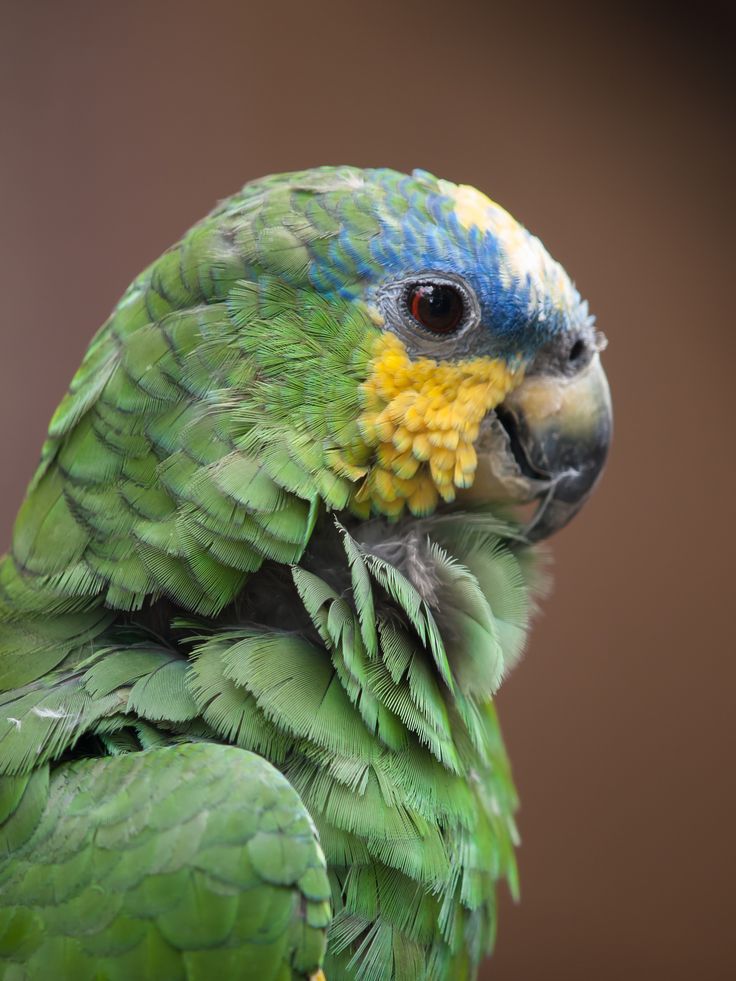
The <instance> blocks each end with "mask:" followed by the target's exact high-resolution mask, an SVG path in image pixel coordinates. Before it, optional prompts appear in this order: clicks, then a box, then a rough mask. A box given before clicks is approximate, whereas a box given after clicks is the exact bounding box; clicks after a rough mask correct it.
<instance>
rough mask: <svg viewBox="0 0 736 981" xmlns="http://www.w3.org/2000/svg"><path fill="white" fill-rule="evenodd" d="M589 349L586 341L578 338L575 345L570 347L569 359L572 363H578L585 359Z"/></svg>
mask: <svg viewBox="0 0 736 981" xmlns="http://www.w3.org/2000/svg"><path fill="white" fill-rule="evenodd" d="M586 351H587V347H586V344H585V341H584V340H582V339H581V338H578V339H577V340H576V341H575V343H574V344H573V346H572V347H571V348H570V353H569V354H568V356H567V357H568V361H569V362H570V364H573V365H574V364H578V363H579V362H580V361H582V360H583V358H584V357H585V354H586Z"/></svg>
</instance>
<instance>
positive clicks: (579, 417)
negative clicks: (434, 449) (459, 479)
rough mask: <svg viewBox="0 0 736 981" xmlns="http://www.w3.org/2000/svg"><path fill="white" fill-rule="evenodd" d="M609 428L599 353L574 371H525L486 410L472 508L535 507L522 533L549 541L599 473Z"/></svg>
mask: <svg viewBox="0 0 736 981" xmlns="http://www.w3.org/2000/svg"><path fill="white" fill-rule="evenodd" d="M612 431H613V415H612V411H611V396H610V392H609V389H608V382H607V380H606V375H605V372H604V371H603V368H602V366H601V362H600V357H599V355H598V352H597V351H595V352H594V353H593V356H592V357H591V359H590V361H589V362H588V364H586V365H585V366H584V367H583V368H582V369H581V370H580V371H578V372H575V373H574V374H568V373H565V371H563V370H554V369H552V370H547V371H545V370H544V369H542V370H540V371H538V372H533V373H530V374H529V375H528V376H527V377H526V378H525V379H524V381H523V382H522V384H521V385H520V386H519V387H518V388H517V389H516V390H515V391H514V392H512V393H511V395H509V396H508V398H507V399H506V400H505V401H504V402H503V404H502V405H500V406H498V408H497V409H496V410H495V412H493V413H489V415H488V417H487V421H486V423H484V426H483V428H482V430H481V436H480V440H479V443H478V457H479V459H478V463H479V466H478V473H477V475H476V480H475V483H474V486H473V488H472V489H470V490H469V491H468V492H465V493H466V495H467V499H468V501H469V502H470V503H479V502H481V501H488V500H503V501H507V502H511V503H518V504H527V503H529V502H532V501H538V502H539V506H538V507H537V510H536V512H535V514H534V516H533V517H532V519H531V521H530V522H529V524H528V525H527V527H526V529H525V537H526V538H527V539H528V540H529V541H539V540H540V539H542V538H547V537H548V536H549V535H551V534H552V533H553V532H555V531H557V530H558V529H560V528H562V527H563V525H566V524H567V523H568V521H570V519H571V518H572V517H573V516H574V515H575V514H576V513H577V512H578V511H579V510H580V508H581V507H582V506H583V504H584V503H585V502H586V500H587V499H588V497H589V496H590V494H591V491H592V490H593V488H594V487H595V485H596V482H597V481H598V478H599V477H600V475H601V471H602V470H603V465H604V463H605V461H606V457H607V455H608V448H609V445H610V442H611V435H612Z"/></svg>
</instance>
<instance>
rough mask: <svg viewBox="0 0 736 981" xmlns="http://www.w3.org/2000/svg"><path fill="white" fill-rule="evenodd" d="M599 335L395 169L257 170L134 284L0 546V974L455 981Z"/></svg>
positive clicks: (499, 851) (464, 962) (598, 390)
mask: <svg viewBox="0 0 736 981" xmlns="http://www.w3.org/2000/svg"><path fill="white" fill-rule="evenodd" d="M603 340H604V339H603V336H602V335H601V334H600V333H599V332H597V331H596V330H595V328H594V324H593V318H592V317H591V316H590V315H589V313H588V308H587V305H586V304H585V303H584V302H583V301H582V300H581V298H580V296H579V294H578V293H577V291H576V290H575V288H574V286H573V285H572V283H571V281H570V280H569V279H568V277H567V275H566V273H565V272H564V271H563V269H562V268H561V266H560V265H559V264H558V263H556V262H555V261H554V260H553V259H552V258H550V256H549V255H548V253H547V252H546V251H545V249H544V247H543V246H542V244H541V243H540V242H539V240H538V239H536V238H534V237H533V236H531V235H530V234H529V233H528V232H527V231H526V230H525V229H524V228H522V227H521V226H520V225H519V224H518V223H517V222H516V221H515V220H514V219H513V218H512V217H511V216H510V215H509V214H508V213H507V212H505V211H504V210H503V209H502V208H500V207H499V206H498V205H496V204H494V203H493V202H492V201H490V200H489V199H488V198H487V197H485V196H484V195H483V194H481V193H480V192H479V191H476V190H475V189H473V188H471V187H468V186H462V185H461V186H458V185H455V184H452V183H450V182H448V181H444V180H439V179H437V178H435V177H432V176H431V175H430V174H427V173H425V172H423V171H415V172H414V173H413V175H412V176H405V175H403V174H399V173H396V172H394V171H391V170H386V169H375V170H361V169H357V168H352V167H323V168H317V169H313V170H307V171H303V172H300V173H291V174H284V175H278V176H272V177H267V178H265V179H263V180H258V181H254V182H252V183H249V184H247V185H246V186H245V187H244V188H243V190H242V191H240V192H239V193H238V194H235V195H234V196H233V197H231V198H229V199H227V200H225V201H224V202H222V203H221V204H220V205H219V206H218V207H217V208H216V209H215V210H214V211H213V212H212V213H211V214H210V215H209V216H208V217H206V218H205V219H204V220H203V221H201V222H199V223H198V224H197V225H195V226H194V228H193V229H192V230H191V231H189V232H188V233H187V234H186V235H185V236H184V237H183V239H182V240H181V241H180V242H179V243H178V244H176V245H175V246H173V247H172V248H171V249H169V250H168V251H167V252H165V253H164V254H163V256H161V258H159V259H158V260H157V261H156V262H154V263H153V264H152V265H151V266H149V267H148V269H146V271H145V272H143V273H142V274H141V275H140V276H139V277H138V278H137V279H136V280H135V281H134V282H133V284H132V285H131V286H130V288H129V289H128V290H127V292H126V293H125V295H124V296H123V298H122V299H121V300H120V302H119V304H118V305H117V307H116V308H115V310H114V311H113V313H112V315H111V316H110V318H109V320H108V321H107V322H106V323H105V324H104V325H103V326H102V328H101V329H100V331H99V332H98V334H97V335H96V337H95V338H94V339H93V340H92V342H91V344H90V346H89V349H88V351H87V353H86V356H85V358H84V360H83V363H82V365H81V367H80V369H79V371H78V372H77V374H76V375H75V376H74V378H73V380H72V382H71V386H70V388H69V391H68V393H67V394H66V396H65V397H64V399H63V401H62V402H61V405H60V406H59V408H58V409H57V411H56V413H55V414H54V416H53V419H52V421H51V423H50V427H49V432H48V438H47V440H46V443H45V444H44V447H43V450H42V455H41V462H40V465H39V468H38V470H37V472H36V474H35V476H34V477H33V480H32V482H31V484H30V487H29V490H28V493H27V496H26V498H25V501H24V503H23V504H22V506H21V508H20V512H19V514H18V517H17V521H16V524H15V528H14V533H13V540H12V547H11V549H10V551H9V552H8V554H7V555H5V556H4V558H3V559H2V560H1V561H0V699H1V700H2V712H0V774H2V775H1V776H0V964H1V965H2V971H1V972H0V977H2V978H3V979H7V981H22V979H49V978H54V979H74V981H86V979H89V981H118V979H133V978H134V979H156V981H164V979H167V981H168V979H171V981H174V979H190V981H210V979H213V978H217V979H227V978H242V979H258V981H289V979H312V981H316V979H318V978H319V979H323V978H327V981H343V979H355V981H391V979H395V981H416V979H426V981H442V979H472V978H475V977H476V975H477V970H478V965H479V963H480V962H481V960H482V959H483V958H484V957H485V956H486V955H487V954H488V953H489V952H490V950H491V947H492V945H493V940H494V934H495V928H496V900H495V893H496V886H497V883H498V882H499V880H503V879H505V880H506V881H507V882H508V883H509V886H510V888H511V891H512V892H513V893H515V892H516V890H517V877H516V870H515V865H514V846H515V843H516V831H515V828H514V819H513V814H514V810H515V807H516V797H515V792H514V787H513V784H512V779H511V775H510V770H509V763H508V760H507V757H506V753H505V750H504V746H503V742H502V739H501V735H500V732H499V727H498V722H497V718H496V714H495V710H494V705H493V695H494V693H495V692H496V691H497V689H498V687H499V685H500V683H501V681H502V679H503V678H504V676H505V674H506V673H507V672H508V670H509V668H510V667H511V666H512V665H513V664H514V663H515V662H516V661H517V659H518V658H519V656H520V654H521V651H522V648H523V646H524V643H525V639H526V634H527V627H528V623H529V618H530V614H531V613H532V612H533V610H534V606H535V599H536V597H537V595H538V594H539V591H540V589H541V588H542V584H543V576H542V575H541V572H540V569H539V563H538V562H537V561H535V552H536V549H535V547H534V544H533V543H534V542H536V541H538V540H540V539H542V538H544V537H546V536H548V535H549V534H550V533H551V532H552V531H554V530H555V529H557V528H559V527H560V526H561V525H563V524H564V523H565V522H566V521H568V520H569V519H570V518H571V517H572V515H573V514H574V513H575V511H576V510H577V509H578V508H579V507H580V505H581V504H582V502H583V501H584V500H585V499H586V498H587V496H588V495H589V493H590V491H591V489H592V487H593V485H594V484H595V482H596V480H597V478H598V476H599V473H600V471H601V469H602V466H603V462H604V459H605V456H606V452H607V447H608V443H609V440H610V434H611V408H610V399H609V394H608V387H607V384H606V380H605V375H604V374H603V370H602V368H601V365H600V358H599V351H600V350H601V349H602V347H603ZM534 502H536V503H534ZM520 504H522V505H526V504H532V505H533V506H532V508H527V509H523V510H520V509H519V508H518V507H517V505H520ZM530 511H534V513H533V515H532V516H531V517H530V516H529V513H528V512H530Z"/></svg>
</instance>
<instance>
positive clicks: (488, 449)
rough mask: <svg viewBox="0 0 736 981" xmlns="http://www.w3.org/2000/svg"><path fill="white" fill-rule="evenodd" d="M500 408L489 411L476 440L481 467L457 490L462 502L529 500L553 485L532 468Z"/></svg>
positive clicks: (522, 501) (513, 502)
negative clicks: (469, 481) (467, 485)
mask: <svg viewBox="0 0 736 981" xmlns="http://www.w3.org/2000/svg"><path fill="white" fill-rule="evenodd" d="M502 419H503V414H502V413H501V412H498V413H497V412H489V413H488V415H487V416H486V417H485V419H484V420H483V422H482V423H481V428H480V435H479V436H478V440H477V442H476V444H475V449H476V452H477V454H478V468H477V470H476V472H475V479H474V481H473V483H472V485H471V486H470V487H466V488H463V489H462V490H460V491H458V495H457V501H458V503H459V504H461V505H466V506H479V505H482V504H494V503H498V504H530V503H531V502H532V501H534V500H536V499H537V498H539V497H541V496H543V495H544V494H546V493H547V491H548V490H549V488H550V481H549V479H545V478H544V477H543V476H542V475H537V474H535V473H534V472H533V470H532V467H531V465H530V464H529V463H528V461H527V459H526V456H525V454H524V451H523V447H522V446H521V444H520V443H519V442H518V440H517V439H516V435H515V432H514V430H513V428H512V427H509V428H506V426H504V424H503V422H502Z"/></svg>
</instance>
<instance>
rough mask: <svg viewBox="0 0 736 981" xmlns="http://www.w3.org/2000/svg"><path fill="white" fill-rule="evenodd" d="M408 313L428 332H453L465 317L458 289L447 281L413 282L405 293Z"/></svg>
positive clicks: (441, 333)
mask: <svg viewBox="0 0 736 981" xmlns="http://www.w3.org/2000/svg"><path fill="white" fill-rule="evenodd" d="M406 304H407V307H408V309H409V313H410V314H411V316H412V317H413V318H414V320H416V322H417V323H418V324H419V325H420V326H421V327H423V328H424V329H425V330H427V331H429V332H430V334H438V335H440V336H443V337H444V336H447V335H448V334H454V333H455V331H456V330H457V329H458V327H460V325H461V324H462V322H463V319H464V317H465V303H464V302H463V297H462V295H461V293H460V291H459V290H457V289H456V288H455V287H454V286H452V285H451V284H449V283H415V284H413V285H412V286H410V287H409V289H408V291H407V295H406Z"/></svg>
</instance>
